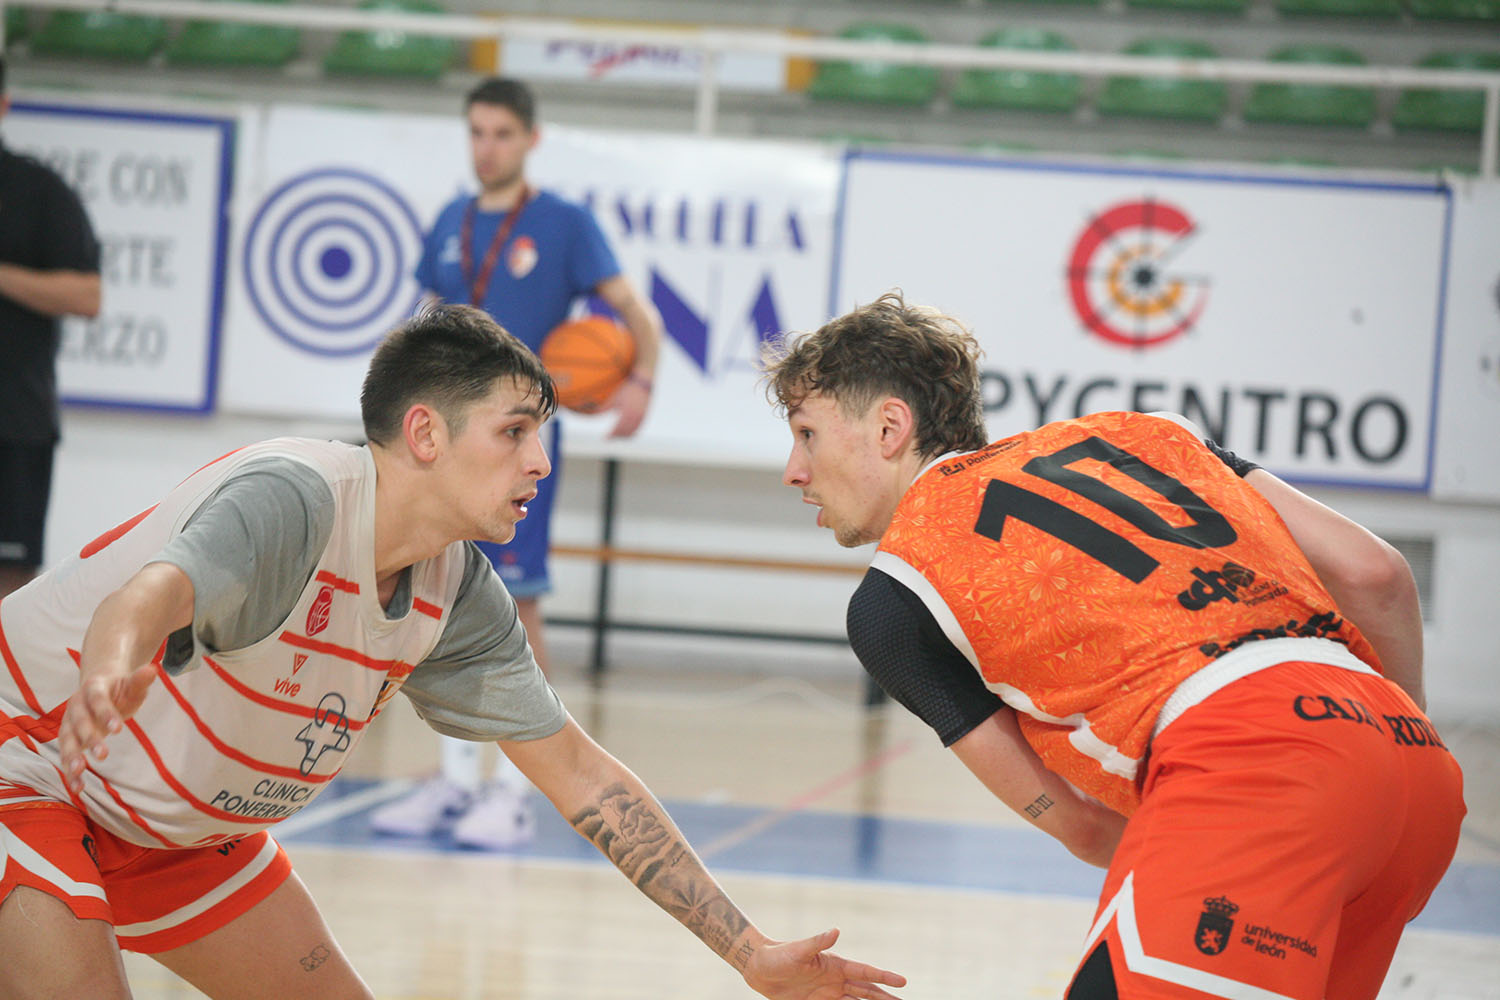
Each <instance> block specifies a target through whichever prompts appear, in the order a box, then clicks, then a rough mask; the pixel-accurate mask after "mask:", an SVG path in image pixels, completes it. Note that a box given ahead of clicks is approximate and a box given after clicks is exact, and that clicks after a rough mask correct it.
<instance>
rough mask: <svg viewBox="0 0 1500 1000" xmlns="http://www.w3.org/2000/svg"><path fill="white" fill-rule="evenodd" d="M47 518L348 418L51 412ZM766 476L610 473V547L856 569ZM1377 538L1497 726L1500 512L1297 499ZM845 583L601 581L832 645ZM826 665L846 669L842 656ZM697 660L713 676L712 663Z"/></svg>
mask: <svg viewBox="0 0 1500 1000" xmlns="http://www.w3.org/2000/svg"><path fill="white" fill-rule="evenodd" d="M63 433H64V439H63V444H62V446H61V448H60V449H59V451H58V458H57V468H56V474H55V480H54V484H53V497H52V507H51V517H50V520H49V523H48V528H47V552H48V555H49V562H50V561H55V560H56V559H58V558H59V557H61V556H62V555H64V554H65V553H68V552H72V551H76V550H77V549H78V548H80V547H82V546H83V545H84V544H86V543H87V542H88V541H89V540H90V539H92V538H93V537H95V536H96V535H97V534H99V533H100V532H102V531H104V530H105V529H107V528H109V527H112V526H113V525H115V524H117V523H119V522H120V521H122V520H124V519H126V518H128V517H130V516H132V515H134V514H136V513H137V512H139V511H140V510H142V509H144V508H145V507H147V506H149V505H151V504H152V503H155V502H156V501H157V500H158V499H160V497H161V495H162V494H163V493H164V492H165V491H167V490H168V489H170V488H171V487H172V486H173V485H174V484H175V483H176V482H177V481H178V480H179V479H181V478H182V477H183V476H185V475H187V474H188V473H189V472H191V471H192V470H194V469H196V468H197V467H198V466H200V465H202V464H203V463H204V462H208V461H211V460H213V459H215V458H217V457H219V456H220V455H222V454H224V453H225V452H227V451H229V450H231V449H233V448H236V447H239V446H240V445H243V444H247V443H249V442H251V441H256V440H260V439H262V438H266V437H273V436H276V435H279V434H289V433H290V434H305V435H311V436H323V437H344V438H357V437H358V435H359V429H358V428H357V427H355V426H351V425H347V424H343V425H340V424H327V423H324V424H317V423H310V422H303V423H297V422H288V421H283V420H270V419H253V418H247V417H232V416H223V415H220V416H215V417H208V418H189V417H179V416H153V415H150V414H143V413H136V412H118V411H107V410H93V409H82V408H70V409H67V410H65V411H64V414H63ZM566 462H567V464H566V465H565V468H564V475H563V479H562V490H561V495H560V501H559V506H558V510H557V512H556V514H555V515H554V516H555V517H556V519H557V520H556V522H555V524H554V526H553V528H554V537H555V540H556V541H557V542H559V543H563V544H576V545H588V544H592V543H594V542H596V541H597V540H598V529H599V521H598V510H599V496H600V485H601V481H602V478H601V469H602V464H601V463H600V462H599V461H598V460H597V459H593V458H586V457H579V456H569V457H568V458H567V459H566ZM779 479H780V477H779V472H778V471H776V470H773V469H768V468H760V469H733V468H722V467H705V466H686V465H662V464H657V463H645V462H637V463H628V464H625V465H624V466H622V471H621V475H620V483H619V492H618V498H619V499H618V503H619V506H618V507H617V512H618V523H617V527H616V537H615V543H616V544H617V545H620V546H623V547H639V548H662V549H669V550H673V551H687V552H703V553H711V554H736V555H745V556H756V557H764V558H773V559H803V560H808V561H813V562H820V563H826V562H838V561H842V562H845V563H848V564H850V565H853V566H857V565H859V564H860V563H861V562H863V561H864V560H865V559H867V558H868V556H867V554H866V553H865V552H863V551H859V552H845V551H843V550H841V549H839V548H838V547H837V546H835V545H834V543H833V541H832V539H831V538H830V537H829V536H828V534H827V532H825V531H822V530H820V529H818V528H817V527H816V525H815V524H814V519H813V516H812V514H811V511H810V508H808V507H806V506H804V505H803V504H802V503H801V502H800V501H799V498H798V496H797V494H796V493H795V491H793V490H791V489H789V488H787V487H785V486H782V485H781V483H780V481H779ZM1310 492H1312V493H1314V495H1316V496H1318V497H1319V499H1322V500H1323V501H1324V502H1325V503H1328V504H1330V505H1331V506H1334V507H1336V508H1337V509H1339V510H1341V511H1343V512H1344V513H1346V514H1348V515H1350V516H1351V517H1353V518H1355V519H1356V520H1359V521H1361V522H1362V523H1364V524H1366V525H1368V526H1369V527H1371V528H1372V529H1374V530H1375V531H1377V532H1379V533H1382V534H1386V535H1392V536H1404V537H1412V536H1423V535H1429V534H1430V535H1433V536H1435V538H1436V554H1435V557H1434V560H1435V569H1434V579H1433V586H1432V609H1431V617H1432V621H1431V622H1430V623H1429V627H1428V630H1427V665H1428V697H1429V701H1430V704H1431V708H1432V710H1433V712H1434V714H1436V715H1439V716H1440V717H1444V718H1474V719H1492V718H1494V717H1496V716H1500V685H1497V684H1496V683H1495V675H1496V673H1497V667H1500V664H1497V662H1496V656H1495V653H1494V651H1493V648H1492V647H1491V646H1490V645H1489V643H1488V642H1487V641H1482V640H1481V638H1480V637H1481V636H1487V635H1488V629H1487V627H1486V626H1487V625H1488V624H1489V623H1490V622H1491V621H1492V620H1493V618H1494V616H1495V614H1496V612H1497V607H1500V602H1497V600H1496V598H1497V597H1500V585H1497V584H1496V582H1495V575H1494V569H1493V568H1494V567H1495V566H1497V565H1500V507H1496V506H1493V505H1485V504H1460V503H1442V502H1437V501H1433V500H1429V499H1427V498H1424V497H1420V496H1414V495H1411V494H1405V493H1396V492H1376V491H1368V490H1341V491H1334V490H1310ZM554 573H555V582H556V585H557V589H556V592H555V593H554V595H553V596H552V597H551V598H550V599H549V600H548V602H547V605H546V613H547V614H549V615H553V616H563V617H584V616H587V615H589V614H591V613H592V609H593V599H594V592H595V591H594V587H595V583H594V581H595V577H594V574H593V571H592V569H591V567H590V566H589V565H588V564H587V563H584V562H581V561H579V560H577V559H558V560H556V562H555V563H554ZM857 582H858V576H857V575H856V574H853V573H851V574H848V575H833V574H823V573H816V574H814V573H800V574H794V573H786V572H781V571H766V570H746V569H703V568H698V567H678V566H673V565H665V564H645V563H622V564H620V565H619V567H618V568H617V571H616V573H615V577H614V583H613V593H614V601H613V604H612V607H613V613H614V615H615V616H616V617H618V618H620V619H622V620H627V621H647V622H653V623H658V622H675V623H678V624H682V625H703V626H711V627H721V628H728V629H748V630H755V631H776V630H783V631H785V632H787V633H791V634H818V635H831V636H837V635H839V634H841V633H842V630H843V621H844V607H845V604H846V602H847V600H848V597H849V594H850V593H851V592H852V590H853V588H854V586H855V585H856V584H857ZM831 662H832V666H831V667H830V669H837V670H845V669H847V670H848V671H850V672H851V673H854V672H856V671H857V669H858V668H857V666H856V664H855V662H854V661H853V659H852V657H851V658H849V659H848V660H839V659H835V660H833V661H831ZM693 666H695V667H696V666H701V667H705V668H711V667H712V666H713V663H712V662H711V661H704V662H703V663H701V664H695V665H693Z"/></svg>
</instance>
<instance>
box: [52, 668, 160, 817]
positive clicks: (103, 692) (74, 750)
mask: <svg viewBox="0 0 1500 1000" xmlns="http://www.w3.org/2000/svg"><path fill="white" fill-rule="evenodd" d="M154 680H156V666H155V664H151V663H147V664H145V665H143V666H140V667H137V668H135V669H134V670H123V669H122V670H114V671H105V672H102V673H98V674H95V675H93V676H88V675H85V677H84V679H83V680H82V681H81V682H80V683H79V685H78V690H77V691H74V692H73V697H71V698H69V699H68V707H67V708H66V709H64V710H63V717H62V721H61V723H59V724H58V727H57V746H58V750H60V751H61V753H62V771H63V780H64V781H65V782H67V785H68V788H69V789H70V790H71V791H73V792H80V791H82V790H83V768H84V754H85V753H86V752H87V753H91V754H93V755H94V757H95V758H97V759H98V760H103V759H104V758H105V757H107V756H109V747H108V745H107V744H106V743H105V739H106V737H108V736H111V735H113V734H114V733H118V732H119V731H120V730H121V729H123V728H124V726H125V720H126V719H128V718H130V717H131V716H132V715H134V714H135V713H136V710H137V709H139V708H140V707H141V702H143V701H145V699H146V691H147V689H148V688H150V687H151V682H152V681H154Z"/></svg>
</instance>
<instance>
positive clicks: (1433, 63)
mask: <svg viewBox="0 0 1500 1000" xmlns="http://www.w3.org/2000/svg"><path fill="white" fill-rule="evenodd" d="M1417 65H1418V66H1420V67H1421V68H1423V69H1460V70H1461V69H1473V70H1489V71H1490V72H1497V71H1500V52H1434V53H1432V54H1431V55H1429V56H1426V57H1424V58H1423V59H1422V60H1421V61H1420V62H1418V63H1417ZM1391 121H1392V123H1393V124H1394V125H1395V126H1396V127H1397V128H1422V129H1444V130H1447V131H1453V132H1478V131H1479V130H1480V129H1481V128H1482V127H1483V125H1484V91H1482V90H1432V89H1428V88H1420V87H1413V88H1409V89H1407V90H1403V91H1402V92H1401V95H1400V96H1399V97H1398V98H1397V99H1396V109H1395V110H1394V111H1393V112H1392V113H1391Z"/></svg>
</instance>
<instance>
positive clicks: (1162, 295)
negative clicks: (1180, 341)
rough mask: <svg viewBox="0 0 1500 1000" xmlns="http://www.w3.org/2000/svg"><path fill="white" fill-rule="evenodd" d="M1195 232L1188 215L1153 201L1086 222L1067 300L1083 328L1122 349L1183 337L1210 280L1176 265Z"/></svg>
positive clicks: (1112, 210)
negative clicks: (1070, 301)
mask: <svg viewBox="0 0 1500 1000" xmlns="http://www.w3.org/2000/svg"><path fill="white" fill-rule="evenodd" d="M1195 231H1196V227H1195V226H1194V224H1193V220H1192V219H1190V218H1188V216H1187V213H1185V212H1183V211H1182V210H1181V209H1179V208H1176V207H1174V206H1172V205H1168V204H1165V203H1163V202H1159V201H1155V200H1152V199H1149V198H1147V199H1143V200H1141V201H1129V202H1124V203H1122V204H1119V205H1115V206H1113V207H1111V208H1108V209H1106V210H1105V211H1103V212H1101V213H1100V214H1099V215H1096V216H1095V217H1094V218H1092V219H1090V220H1089V224H1088V226H1087V227H1086V228H1085V229H1084V231H1083V232H1082V233H1081V234H1080V235H1079V237H1078V240H1077V242H1075V243H1074V244H1073V252H1072V255H1071V256H1070V257H1069V259H1068V273H1067V279H1068V295H1069V298H1070V299H1071V300H1072V302H1073V308H1074V310H1075V311H1076V312H1077V313H1078V318H1079V319H1080V320H1082V321H1083V325H1084V327H1085V328H1086V329H1087V330H1088V331H1089V332H1090V333H1092V334H1094V335H1095V336H1097V337H1099V338H1101V339H1103V340H1106V341H1108V342H1110V343H1112V344H1119V345H1122V346H1125V347H1136V348H1146V347H1156V346H1158V345H1161V344H1165V343H1167V342H1168V341H1170V340H1172V339H1174V338H1176V337H1179V336H1181V335H1182V334H1184V333H1187V332H1188V331H1189V330H1191V329H1192V328H1193V326H1194V325H1195V324H1196V323H1197V322H1198V318H1199V317H1200V316H1201V315H1202V314H1203V308H1204V306H1205V305H1207V303H1208V284H1209V282H1208V279H1207V278H1206V277H1203V276H1201V275H1193V274H1189V273H1184V272H1183V271H1182V270H1181V269H1180V268H1179V267H1178V264H1177V257H1178V255H1179V254H1181V253H1182V251H1183V250H1184V249H1186V248H1187V247H1188V246H1189V245H1190V244H1191V239H1192V236H1193V234H1194V233H1195Z"/></svg>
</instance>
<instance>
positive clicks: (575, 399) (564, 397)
mask: <svg viewBox="0 0 1500 1000" xmlns="http://www.w3.org/2000/svg"><path fill="white" fill-rule="evenodd" d="M540 355H541V359H542V364H543V365H545V366H546V367H547V372H548V374H550V375H551V376H552V381H553V382H554V383H556V385H557V401H558V403H560V404H561V405H563V406H566V407H567V408H568V409H570V410H580V411H582V412H584V413H588V412H591V411H593V410H596V409H598V408H599V407H600V406H603V405H604V403H605V401H607V400H608V399H609V397H610V396H612V395H613V394H614V391H615V390H616V389H618V388H619V387H620V383H621V382H623V381H625V377H626V376H627V375H629V374H630V368H631V366H632V365H634V364H635V338H634V337H632V336H631V335H630V331H629V330H626V329H625V328H624V327H622V326H620V325H619V324H618V323H616V322H615V321H614V320H612V319H610V318H609V317H608V316H584V317H583V318H582V319H575V320H569V321H568V322H566V323H563V324H561V325H559V326H557V327H556V328H555V329H553V331H552V332H551V333H549V334H547V336H546V338H545V339H544V340H543V341H542V349H541V351H540Z"/></svg>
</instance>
